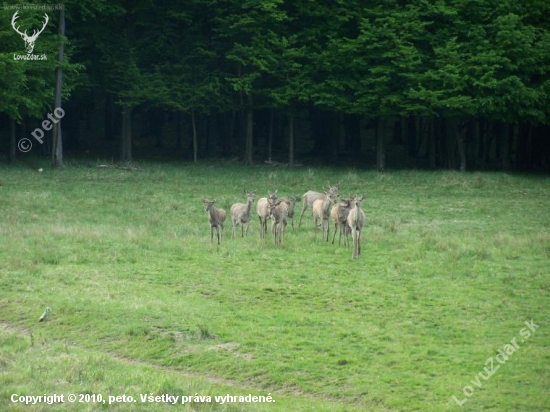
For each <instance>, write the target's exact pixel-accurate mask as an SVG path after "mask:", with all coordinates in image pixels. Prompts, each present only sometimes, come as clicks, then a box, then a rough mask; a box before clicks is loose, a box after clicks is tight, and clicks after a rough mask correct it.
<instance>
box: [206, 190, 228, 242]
mask: <svg viewBox="0 0 550 412" xmlns="http://www.w3.org/2000/svg"><path fill="white" fill-rule="evenodd" d="M202 203H204V210H206V212H207V213H208V222H210V243H214V228H215V229H216V233H217V235H218V245H221V243H222V232H223V224H224V223H225V217H226V214H225V210H223V209H217V208H215V207H214V203H216V201H215V200H208V199H205V198H202Z"/></svg>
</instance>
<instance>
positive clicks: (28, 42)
mask: <svg viewBox="0 0 550 412" xmlns="http://www.w3.org/2000/svg"><path fill="white" fill-rule="evenodd" d="M17 13H18V11H16V12H15V13H14V14H13V17H12V18H11V26H12V27H13V29H14V30H15V31H16V32H17V33H19V34H20V35H21V37H22V38H23V40H24V41H25V49H27V54H31V53H32V51H33V49H34V42H35V41H36V39H37V38H38V35H39V34H40V33H42V32H43V31H44V29H45V28H46V25H47V24H48V21H49V17H48V15H47V14H46V13H44V17H45V18H46V20H45V21H44V25H43V26H42V28H41V29H40V30H34V32H33V34H32V36H29V35H27V30H25V32H24V33H21V32H20V31H19V29H18V28H17V27H16V26H15V20H17V19H18V18H19V16H18V15H17Z"/></svg>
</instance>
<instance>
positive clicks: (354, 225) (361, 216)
mask: <svg viewBox="0 0 550 412" xmlns="http://www.w3.org/2000/svg"><path fill="white" fill-rule="evenodd" d="M365 197H366V196H360V197H357V196H356V197H355V198H354V199H353V201H352V209H351V210H350V212H349V215H348V225H349V227H350V228H351V237H352V238H353V252H352V254H351V257H352V259H355V258H358V257H359V255H360V254H361V230H362V229H363V225H364V224H365V213H364V212H363V210H361V202H362V201H363V199H364V198H365Z"/></svg>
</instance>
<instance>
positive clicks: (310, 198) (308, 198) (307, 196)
mask: <svg viewBox="0 0 550 412" xmlns="http://www.w3.org/2000/svg"><path fill="white" fill-rule="evenodd" d="M339 185H340V183H337V184H336V185H333V186H331V185H330V183H329V189H328V192H325V193H320V192H314V191H313V190H308V191H307V192H305V193H304V195H303V196H302V201H303V203H302V213H300V221H299V222H298V227H300V226H302V216H304V212H305V211H306V209H307V208H308V207H309V206H311V207H313V202H315V201H316V200H318V199H323V200H324V199H325V198H326V197H327V193H330V194H333V195H336V196H337V197H338V186H339Z"/></svg>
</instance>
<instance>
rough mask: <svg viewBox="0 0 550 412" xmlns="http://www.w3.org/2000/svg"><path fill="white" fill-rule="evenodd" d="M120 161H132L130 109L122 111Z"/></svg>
mask: <svg viewBox="0 0 550 412" xmlns="http://www.w3.org/2000/svg"><path fill="white" fill-rule="evenodd" d="M120 142H121V145H120V160H122V161H123V162H131V161H132V109H130V108H124V109H122V131H121V136H120Z"/></svg>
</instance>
